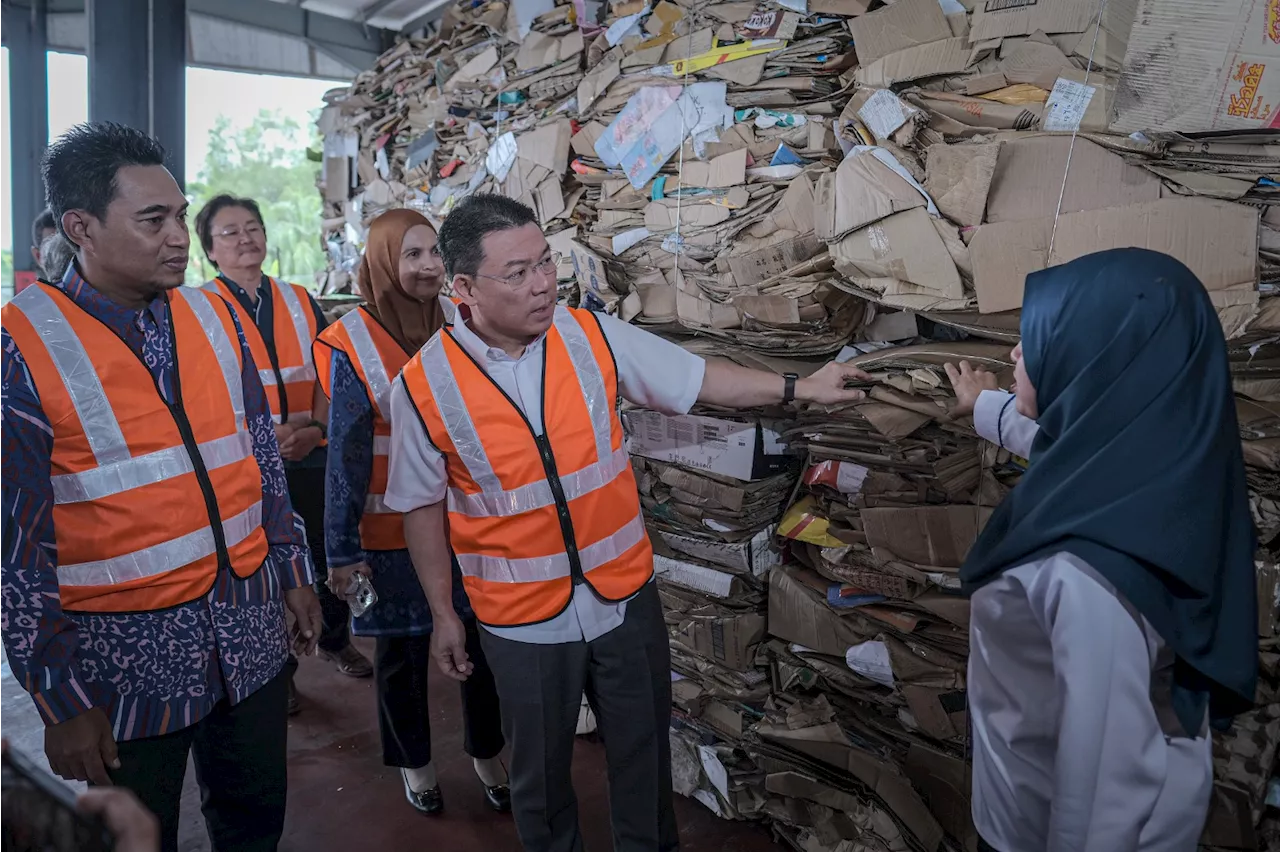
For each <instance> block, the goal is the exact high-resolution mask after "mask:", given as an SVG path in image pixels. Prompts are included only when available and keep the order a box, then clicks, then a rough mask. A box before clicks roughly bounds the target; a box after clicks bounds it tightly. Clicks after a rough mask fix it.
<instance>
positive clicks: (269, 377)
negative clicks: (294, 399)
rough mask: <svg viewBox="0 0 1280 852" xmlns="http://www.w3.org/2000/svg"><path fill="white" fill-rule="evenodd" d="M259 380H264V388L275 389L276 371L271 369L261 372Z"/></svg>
mask: <svg viewBox="0 0 1280 852" xmlns="http://www.w3.org/2000/svg"><path fill="white" fill-rule="evenodd" d="M258 378H259V379H261V380H262V386H263V387H264V388H270V387H275V384H276V371H275V370H272V369H269V368H268V369H266V370H259V371H258Z"/></svg>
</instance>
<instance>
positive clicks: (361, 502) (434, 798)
mask: <svg viewBox="0 0 1280 852" xmlns="http://www.w3.org/2000/svg"><path fill="white" fill-rule="evenodd" d="M443 284H444V265H443V264H442V263H441V261H440V256H439V254H438V253H437V252H436V232H435V229H434V228H433V227H432V226H431V223H430V222H429V221H427V219H426V217H424V216H423V215H422V214H421V213H418V212H417V211H414V210H391V211H388V212H387V213H384V214H382V215H381V216H379V217H378V218H377V219H374V220H373V223H372V224H371V225H370V226H369V241H368V245H367V247H366V248H365V253H364V258H363V260H362V261H361V262H360V275H359V279H358V286H359V290H360V295H361V296H362V297H363V298H364V300H365V304H364V305H363V306H361V307H359V308H357V309H355V310H354V311H351V312H350V313H348V314H346V315H345V316H343V318H342V319H341V320H339V321H338V322H336V323H334V324H333V325H331V326H329V328H327V329H326V330H325V331H324V333H323V334H321V335H320V337H319V339H318V340H317V341H316V346H315V361H316V369H317V373H318V375H319V378H320V382H321V386H322V387H323V388H324V390H325V393H326V394H328V396H329V400H330V406H329V463H328V470H327V477H326V479H327V488H326V492H327V495H326V500H327V507H326V511H325V551H326V554H327V556H328V559H329V585H330V588H332V589H333V591H334V593H335V594H338V595H348V594H349V591H350V590H351V589H353V588H354V586H353V584H354V583H355V582H357V580H356V576H355V575H357V574H359V575H363V577H365V578H367V579H368V580H369V581H370V583H371V584H372V586H373V589H374V591H375V592H376V593H377V602H376V603H374V604H373V606H371V607H369V608H368V609H367V610H366V611H364V612H362V613H361V614H360V615H354V616H353V619H352V630H353V632H354V633H355V634H356V635H357V636H372V637H374V638H375V641H376V650H375V654H374V669H375V673H376V675H377V685H378V723H379V726H380V729H381V734H382V759H383V762H384V763H385V764H386V765H387V766H397V767H400V769H401V772H402V776H403V779H404V790H405V797H406V798H407V799H408V801H409V804H410V805H412V806H413V807H414V808H415V809H417V810H418V811H420V812H421V813H424V814H437V813H439V812H440V811H441V810H443V808H444V799H443V797H442V796H441V792H440V787H439V785H438V784H437V783H436V772H435V766H434V764H433V763H432V759H431V728H430V723H429V715H430V714H429V713H428V711H427V675H428V673H429V672H430V671H431V668H432V666H433V663H432V660H431V652H430V643H431V610H430V609H429V608H428V606H427V600H426V597H425V595H423V592H422V586H421V585H420V584H419V583H418V576H417V574H416V573H415V571H414V568H413V561H412V560H411V559H410V558H409V551H408V550H407V549H406V546H405V540H404V528H403V516H402V515H400V514H398V513H396V512H392V511H391V510H389V509H388V508H387V507H386V505H385V502H384V500H383V495H384V494H385V492H386V487H387V463H388V459H387V448H388V446H389V445H390V435H391V424H390V417H389V415H390V396H391V386H392V383H393V382H394V381H395V379H396V376H397V375H398V374H399V372H400V368H401V367H403V366H404V364H405V363H406V362H407V361H408V360H409V358H410V357H411V356H412V355H413V354H414V353H416V352H417V351H418V349H420V348H421V347H422V345H423V344H425V343H426V342H427V341H428V340H429V339H430V338H431V335H433V334H434V333H435V332H436V331H437V329H439V328H440V326H441V325H443V324H444V321H445V316H444V314H445V311H444V308H443V306H442V304H441V301H440V299H439V295H440V289H441V287H442V286H443ZM453 570H454V571H455V572H458V564H457V562H456V561H455V562H454V566H453ZM456 580H457V582H455V583H454V588H455V589H456V590H457V591H456V592H455V594H454V607H455V609H457V611H458V613H459V614H460V615H461V616H462V617H463V621H464V623H466V624H467V630H468V642H467V653H468V654H469V655H470V657H471V660H472V661H473V662H474V664H475V670H474V671H473V672H472V673H471V676H470V677H469V678H467V680H466V681H465V682H463V684H462V708H463V715H464V725H465V728H466V740H465V745H464V747H465V749H466V751H467V753H468V754H470V755H471V757H472V759H473V762H474V765H475V770H476V775H477V776H478V777H479V778H480V782H481V785H482V786H483V788H484V795H485V798H486V800H487V801H488V802H489V804H490V806H491V807H493V808H494V809H495V810H498V811H508V810H510V807H511V797H510V793H509V791H508V789H507V775H506V770H505V769H504V768H503V766H502V762H501V761H500V760H499V758H498V754H499V753H500V752H501V751H502V748H503V746H504V744H505V743H504V740H503V737H502V723H501V717H500V714H499V709H498V694H497V691H496V689H495V687H494V683H493V674H492V673H491V672H490V670H489V666H488V664H487V663H486V662H485V659H484V652H483V651H482V650H481V648H480V641H479V636H478V634H477V633H476V626H475V615H474V614H473V613H472V611H471V607H470V604H469V603H468V602H467V598H466V594H465V592H463V591H462V580H461V577H460V576H459V577H457V578H456ZM349 599H350V600H351V601H352V606H353V613H354V612H358V611H359V610H360V604H361V601H360V600H359V596H354V597H352V598H349Z"/></svg>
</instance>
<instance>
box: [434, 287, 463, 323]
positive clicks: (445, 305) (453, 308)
mask: <svg viewBox="0 0 1280 852" xmlns="http://www.w3.org/2000/svg"><path fill="white" fill-rule="evenodd" d="M436 300H437V301H438V302H439V303H440V310H441V311H442V312H443V313H444V321H445V322H447V323H448V324H449V325H453V324H454V323H456V322H457V320H458V306H457V304H456V303H455V302H454V301H453V299H450V298H449V297H448V296H446V295H445V294H444V293H441V294H440V295H439V296H436Z"/></svg>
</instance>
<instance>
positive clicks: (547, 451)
mask: <svg viewBox="0 0 1280 852" xmlns="http://www.w3.org/2000/svg"><path fill="white" fill-rule="evenodd" d="M447 328H448V326H445V327H444V328H443V329H442V332H443V333H444V335H445V336H446V337H448V338H449V339H450V340H452V341H453V343H454V345H455V346H457V347H458V350H459V351H460V352H461V353H462V354H463V355H464V356H465V357H466V359H467V360H468V361H470V362H471V363H472V364H475V366H476V369H477V370H479V371H480V374H481V375H482V376H484V377H485V379H487V380H488V382H489V383H490V384H491V385H493V387H494V388H495V389H496V390H497V391H498V393H500V394H502V397H503V398H504V399H505V400H506V401H507V402H508V403H510V404H511V408H512V410H514V411H515V412H516V414H518V415H520V419H521V420H523V421H524V425H525V426H526V427H527V428H528V430H529V435H530V436H532V438H533V443H534V445H535V446H537V448H538V458H539V459H540V460H541V461H542V469H543V471H544V472H545V473H546V475H547V484H548V485H550V486H551V498H552V499H553V500H555V501H556V518H557V520H559V522H560V536H561V538H563V539H564V550H565V554H566V555H567V556H568V557H569V576H570V577H572V578H573V585H575V586H579V585H581V584H583V583H586V577H585V576H584V575H583V572H582V557H581V555H580V554H579V553H578V539H577V537H576V536H575V535H574V533H573V516H572V515H570V514H569V501H568V499H567V498H566V497H565V496H564V486H563V485H561V484H560V473H559V471H558V470H557V469H556V457H555V454H554V453H552V452H551V439H550V438H548V437H547V347H546V344H545V342H544V344H543V347H542V434H541V435H539V434H538V433H537V432H536V431H534V428H533V424H532V423H530V422H529V417H528V415H526V414H525V413H524V410H523V409H521V408H520V406H518V405H516V402H515V400H513V399H512V398H511V397H510V396H507V392H506V391H504V390H503V389H502V386H501V385H499V384H498V383H497V382H495V381H494V380H493V376H490V375H489V373H488V371H487V370H485V369H484V368H483V367H481V366H480V364H479V363H478V362H477V361H476V359H475V358H472V357H471V353H470V352H468V351H467V350H466V348H465V347H464V346H463V345H462V344H461V343H458V341H457V340H454V338H453V335H452V334H449V333H448V331H447ZM405 390H406V391H407V390H408V388H407V387H406V388H405ZM410 398H412V394H410ZM414 408H415V409H416V408H417V404H416V403H415V405H414ZM418 418H419V420H421V418H422V414H421V412H419V414H418ZM422 431H423V432H424V433H425V434H426V435H427V438H428V440H430V437H431V432H430V431H429V430H428V429H427V424H426V423H425V422H424V423H423V424H422ZM588 586H590V584H588ZM592 591H594V589H592Z"/></svg>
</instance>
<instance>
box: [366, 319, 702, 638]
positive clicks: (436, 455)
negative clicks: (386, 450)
mask: <svg viewBox="0 0 1280 852" xmlns="http://www.w3.org/2000/svg"><path fill="white" fill-rule="evenodd" d="M598 316H599V318H600V326H601V328H602V330H603V331H604V336H605V339H606V340H607V341H608V342H609V347H610V348H611V349H612V350H613V356H614V360H615V361H616V362H617V365H618V388H619V391H620V392H621V394H622V396H623V398H624V399H626V400H628V401H630V402H632V403H635V404H636V405H642V406H644V407H646V408H651V409H654V410H656V411H661V412H663V413H665V414H687V413H688V411H689V409H690V408H692V407H693V404H694V403H695V402H697V400H698V393H699V392H700V391H701V390H702V377H703V374H704V372H705V371H706V362H705V361H703V359H702V358H700V357H698V356H697V355H694V354H692V353H690V352H687V351H685V350H684V349H681V348H680V347H679V346H677V345H675V344H674V343H671V342H670V341H667V340H663V339H662V338H661V337H658V336H656V335H654V334H650V333H649V332H647V331H644V330H642V329H639V328H637V327H635V326H633V325H630V324H628V323H625V322H622V321H621V320H618V319H614V318H613V317H610V316H604V315H598ZM453 337H454V339H455V340H456V341H457V342H458V344H459V345H460V346H462V348H463V349H464V350H466V351H467V353H468V354H469V355H471V357H472V358H474V359H475V361H476V363H477V364H480V365H481V366H482V367H483V368H484V370H485V372H486V373H488V374H489V377H490V378H491V379H493V381H494V383H495V384H497V385H498V387H500V388H501V389H502V390H503V392H504V393H506V395H507V396H508V397H510V398H511V400H512V401H513V402H514V403H515V404H516V405H518V406H519V407H520V410H521V411H523V412H524V415H525V417H527V418H528V420H529V425H530V426H532V427H533V429H534V430H535V431H536V432H537V433H538V434H542V432H543V428H544V427H543V423H542V347H543V343H544V340H545V335H544V337H540V338H538V339H537V340H535V341H534V342H533V343H531V344H529V345H528V346H527V347H525V350H524V352H523V353H521V355H520V356H519V357H518V358H513V357H511V356H510V355H508V354H507V353H506V352H503V351H502V350H501V349H497V348H494V347H490V346H489V345H488V344H486V343H485V342H484V341H483V340H481V339H480V338H479V337H477V336H476V334H475V333H474V332H473V331H471V329H469V328H468V327H467V324H466V320H465V319H464V318H463V316H462V315H461V313H459V314H458V315H457V316H456V318H455V321H454V325H453ZM389 462H390V464H389V467H390V474H389V479H388V482H387V493H386V498H385V499H386V504H387V507H388V508H390V509H394V510H395V511H397V512H411V511H413V510H415V509H421V508H422V507H424V506H430V505H433V504H435V503H439V502H440V501H441V500H443V499H444V498H445V494H446V492H447V488H448V484H449V483H448V471H447V469H446V467H445V459H444V456H443V455H441V453H440V451H439V450H437V449H436V448H435V447H433V446H432V445H431V443H430V442H429V441H428V440H427V439H426V437H425V436H424V435H423V434H422V426H421V424H420V423H419V422H418V416H417V413H416V412H415V411H414V407H413V403H412V401H410V399H409V395H408V393H407V392H406V391H405V389H404V383H403V382H399V381H397V382H396V383H395V384H394V386H393V389H392V392H391V457H390V459H389ZM626 611H627V602H626V601H623V602H621V603H605V602H604V601H601V600H600V599H599V598H597V597H596V596H595V594H593V593H592V591H591V589H590V588H589V587H588V586H587V585H585V584H579V585H578V586H576V587H575V588H574V595H573V601H572V603H571V605H570V606H569V607H567V608H566V609H565V611H564V612H562V613H561V614H560V615H558V616H556V617H555V618H553V619H551V620H550V621H545V622H542V623H540V624H531V625H527V626H524V627H502V628H499V627H488V626H486V627H485V629H486V630H488V631H489V632H490V633H493V634H494V635H496V636H501V637H503V638H505V639H511V640H513V641H516V642H529V643H532V644H537V645H553V644H559V643H562V642H581V641H584V640H585V641H587V642H590V641H592V640H594V639H597V638H599V637H600V636H603V635H604V634H606V633H608V632H609V631H610V630H613V629H614V628H616V627H617V626H618V625H620V624H621V623H622V619H623V617H624V616H625V615H626Z"/></svg>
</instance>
